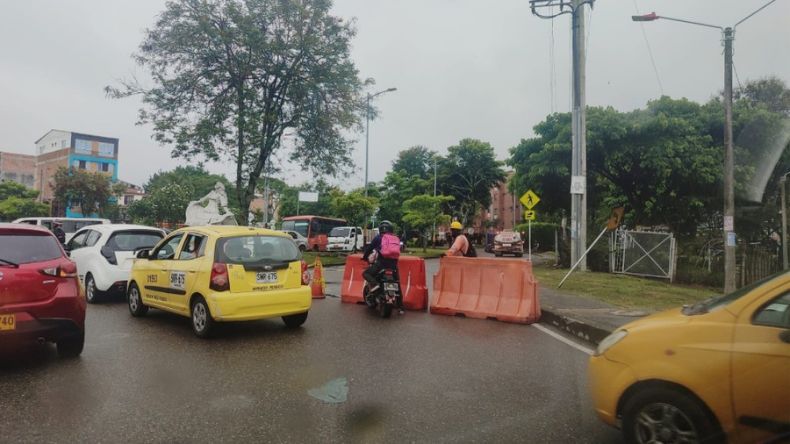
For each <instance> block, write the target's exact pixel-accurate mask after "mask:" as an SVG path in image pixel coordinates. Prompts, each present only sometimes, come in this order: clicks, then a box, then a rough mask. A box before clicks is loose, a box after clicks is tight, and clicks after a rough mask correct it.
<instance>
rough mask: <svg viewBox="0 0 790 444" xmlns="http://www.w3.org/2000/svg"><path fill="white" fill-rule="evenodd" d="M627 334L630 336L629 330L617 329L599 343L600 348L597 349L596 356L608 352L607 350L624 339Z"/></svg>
mask: <svg viewBox="0 0 790 444" xmlns="http://www.w3.org/2000/svg"><path fill="white" fill-rule="evenodd" d="M626 336H628V332H627V331H626V330H617V331H615V332H614V333H612V334H610V335H609V336H607V337H605V338H604V339H603V341H601V342H600V343H599V344H598V348H597V349H595V353H594V356H601V355H602V354H604V353H606V351H607V350H609V349H610V348H612V347H613V346H614V345H615V344H617V343H618V342H620V341H622V340H623V339H624V338H625V337H626Z"/></svg>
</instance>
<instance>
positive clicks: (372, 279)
mask: <svg viewBox="0 0 790 444" xmlns="http://www.w3.org/2000/svg"><path fill="white" fill-rule="evenodd" d="M384 236H392V237H394V238H395V239H397V242H398V245H400V239H398V237H397V236H395V234H393V226H392V223H391V222H390V221H388V220H384V221H381V223H380V224H379V234H378V235H376V237H374V238H373V240H372V241H370V243H369V244H368V245H366V246H365V251H364V252H363V254H362V260H364V261H368V262H370V266H369V267H368V269H367V270H365V271H364V272H363V273H362V276H363V277H364V278H365V280H366V281H368V287H369V288H370V294H373V293H375V292H377V291H379V290H380V289H381V282H379V280H378V274H379V272H380V271H381V270H384V269H390V270H394V271H395V272H397V271H398V258H397V256H396V257H394V258H393V257H385V256H386V254H382V252H381V248H382V240H384ZM401 299H402V298H398V310H399V312H400V314H403V307H402V306H401V305H402V301H401Z"/></svg>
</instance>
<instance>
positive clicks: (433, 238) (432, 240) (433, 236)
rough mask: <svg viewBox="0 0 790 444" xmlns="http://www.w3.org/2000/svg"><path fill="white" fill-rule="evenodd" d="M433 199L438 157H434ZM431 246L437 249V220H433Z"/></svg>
mask: <svg viewBox="0 0 790 444" xmlns="http://www.w3.org/2000/svg"><path fill="white" fill-rule="evenodd" d="M433 198H434V199H436V156H434V157H433ZM431 246H432V247H433V248H436V219H434V220H433V230H432V231H431Z"/></svg>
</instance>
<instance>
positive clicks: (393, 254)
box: [381, 233, 400, 259]
mask: <svg viewBox="0 0 790 444" xmlns="http://www.w3.org/2000/svg"><path fill="white" fill-rule="evenodd" d="M381 257H383V258H387V259H397V258H399V257H400V239H398V236H395V235H394V234H389V233H385V234H384V235H382V236H381Z"/></svg>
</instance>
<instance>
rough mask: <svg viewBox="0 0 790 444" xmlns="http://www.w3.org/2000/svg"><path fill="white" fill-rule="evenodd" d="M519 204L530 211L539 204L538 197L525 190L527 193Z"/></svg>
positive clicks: (532, 192)
mask: <svg viewBox="0 0 790 444" xmlns="http://www.w3.org/2000/svg"><path fill="white" fill-rule="evenodd" d="M519 202H521V204H522V205H524V207H525V208H526V209H528V210H531V209H532V208H534V207H535V205H537V204H538V202H540V197H538V195H537V194H535V192H534V191H532V190H527V192H526V193H524V195H523V196H521V199H519Z"/></svg>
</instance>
